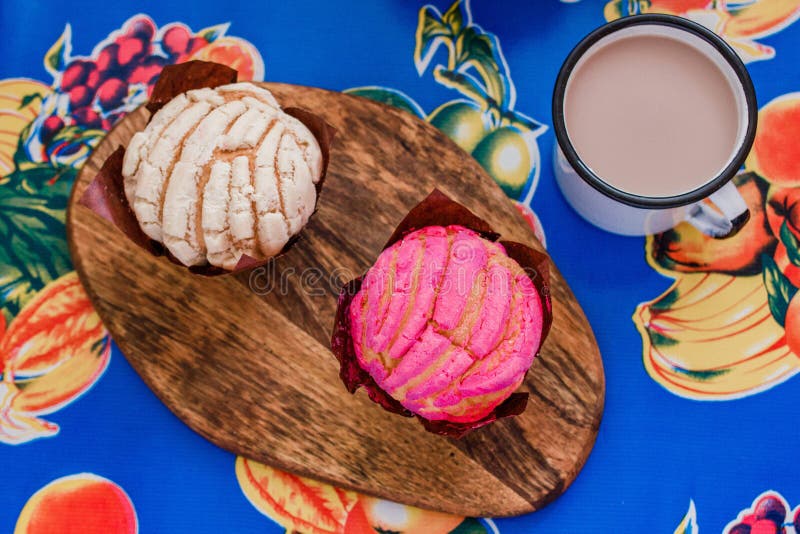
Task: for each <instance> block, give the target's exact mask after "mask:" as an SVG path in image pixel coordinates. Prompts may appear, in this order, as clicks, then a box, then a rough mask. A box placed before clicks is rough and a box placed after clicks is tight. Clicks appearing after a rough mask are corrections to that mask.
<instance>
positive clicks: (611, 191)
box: [553, 14, 758, 209]
mask: <svg viewBox="0 0 800 534" xmlns="http://www.w3.org/2000/svg"><path fill="white" fill-rule="evenodd" d="M639 25H661V26H671V27H673V28H677V29H679V30H682V31H685V32H688V33H691V34H694V35H696V36H697V37H700V38H702V39H703V40H705V41H706V42H708V43H709V44H710V45H712V46H713V47H714V48H715V49H716V50H717V51H718V52H719V53H720V54H721V55H722V57H723V58H724V59H725V61H727V63H728V64H729V65H730V66H731V68H733V71H734V72H735V73H736V76H737V77H738V79H739V82H740V83H741V85H742V88H743V90H744V95H745V100H746V105H747V121H748V123H747V130H746V131H745V135H744V139H743V140H742V144H741V145H740V146H739V149H738V150H737V152H736V155H735V156H734V157H733V159H732V160H731V161H730V163H729V164H728V166H726V167H725V168H724V169H723V170H722V171H721V172H720V173H719V174H718V175H717V176H716V177H714V178H713V179H712V180H710V181H708V182H706V183H705V184H703V185H702V186H700V187H698V188H697V189H694V190H692V191H688V192H686V193H683V194H680V195H674V196H670V197H646V196H641V195H637V194H634V193H628V192H626V191H622V190H620V189H617V188H616V187H613V186H612V185H610V184H608V183H606V182H605V181H603V179H602V178H600V177H599V176H597V175H596V174H595V173H593V172H592V171H591V169H589V167H588V166H586V164H584V163H583V161H581V158H580V157H578V153H577V152H576V151H575V147H573V146H572V142H571V141H570V140H569V136H568V135H567V127H566V123H565V121H564V95H565V92H566V89H567V82H568V81H569V78H570V76H571V74H572V71H573V69H574V68H575V66H576V65H577V63H578V61H580V59H581V57H583V55H584V54H585V53H586V52H587V51H589V50H590V49H591V48H592V47H593V46H594V44H595V43H597V42H598V41H599V40H600V39H602V38H604V37H606V36H608V35H610V34H612V33H614V32H617V31H619V30H622V29H625V28H630V27H631V26H639ZM757 122H758V105H757V103H756V92H755V89H754V88H753V81H752V80H751V79H750V75H749V74H748V72H747V68H746V67H745V66H744V63H743V62H742V60H741V59H740V58H739V56H738V55H737V54H736V52H735V51H734V50H733V49H732V48H731V47H730V45H728V43H726V42H725V41H724V40H723V39H722V38H721V37H719V36H718V35H717V34H715V33H714V32H712V31H711V30H709V29H707V28H705V27H704V26H701V25H699V24H697V23H695V22H692V21H690V20H687V19H684V18H682V17H677V16H674V15H660V14H659V15H655V14H652V15H651V14H645V15H631V16H628V17H624V18H621V19H619V20H615V21H613V22H609V23H608V24H605V25H603V26H600V27H599V28H597V29H596V30H594V31H592V32H591V33H590V34H588V35H587V36H586V37H584V38H583V39H582V40H581V41H580V42H579V43H578V44H577V45H576V46H575V48H573V49H572V51H571V52H570V53H569V55H568V56H567V59H566V60H565V61H564V64H563V65H562V66H561V70H560V71H559V73H558V77H557V78H556V85H555V89H554V90H553V127H554V130H555V134H556V140H557V141H558V144H559V146H560V147H561V150H562V151H563V153H564V156H565V157H566V158H567V161H568V162H569V164H570V165H571V166H572V168H573V169H575V171H576V172H577V173H578V175H579V176H580V177H581V178H583V180H584V181H585V182H586V183H588V184H589V185H591V186H592V187H594V188H595V189H597V190H598V191H600V192H601V193H603V194H605V195H606V196H608V197H611V198H613V199H615V200H618V201H619V202H622V203H624V204H627V205H629V206H634V207H637V208H645V209H654V208H655V209H666V208H675V207H679V206H685V205H687V204H693V203H695V202H698V201H700V200H703V199H704V198H706V197H708V196H709V195H710V194H712V193H713V192H715V191H716V190H718V189H719V188H721V187H722V186H724V185H725V184H726V183H728V182H729V181H730V180H731V179H732V178H733V177H734V176H735V175H736V173H737V172H739V169H740V168H741V166H742V164H743V163H744V160H745V159H746V158H747V154H748V153H749V152H750V148H751V147H752V145H753V140H754V138H755V134H756V125H757Z"/></svg>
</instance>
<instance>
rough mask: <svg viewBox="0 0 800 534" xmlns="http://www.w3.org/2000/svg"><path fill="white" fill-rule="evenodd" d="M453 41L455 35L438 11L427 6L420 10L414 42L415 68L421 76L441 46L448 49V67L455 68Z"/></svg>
mask: <svg viewBox="0 0 800 534" xmlns="http://www.w3.org/2000/svg"><path fill="white" fill-rule="evenodd" d="M453 39H454V35H453V33H452V32H451V31H450V28H449V27H448V26H447V25H446V24H445V23H444V21H443V20H442V15H441V13H439V10H438V9H436V8H435V7H433V6H425V7H423V8H422V9H420V10H419V20H418V22H417V32H416V35H415V41H414V66H416V68H417V73H418V74H419V75H420V76H422V73H423V72H425V70H426V69H427V68H428V65H429V64H430V62H431V59H433V55H434V54H435V53H436V50H438V48H439V46H441V45H445V46H446V47H447V48H448V66H449V67H450V68H454V67H455V57H454V51H453Z"/></svg>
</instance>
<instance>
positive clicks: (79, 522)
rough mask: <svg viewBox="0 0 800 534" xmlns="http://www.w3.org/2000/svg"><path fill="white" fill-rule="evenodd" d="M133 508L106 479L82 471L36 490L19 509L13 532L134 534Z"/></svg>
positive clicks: (135, 524)
mask: <svg viewBox="0 0 800 534" xmlns="http://www.w3.org/2000/svg"><path fill="white" fill-rule="evenodd" d="M138 531H139V527H138V519H137V517H136V510H135V509H134V508H133V503H131V500H130V498H129V497H128V495H127V494H126V493H125V491H124V490H123V489H122V488H120V487H119V486H118V485H116V484H115V483H113V482H111V481H110V480H108V479H105V478H103V477H99V476H97V475H93V474H91V473H81V474H78V475H71V476H66V477H63V478H59V479H57V480H54V481H52V482H50V483H49V484H47V485H46V486H45V487H43V488H42V489H40V490H39V491H37V492H36V493H35V494H33V496H31V498H30V499H28V502H27V503H25V506H24V507H23V508H22V512H20V515H19V518H18V519H17V525H16V528H15V529H14V534H52V533H54V532H58V533H59V534H136V533H137V532H138Z"/></svg>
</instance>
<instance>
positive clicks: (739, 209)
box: [684, 182, 750, 239]
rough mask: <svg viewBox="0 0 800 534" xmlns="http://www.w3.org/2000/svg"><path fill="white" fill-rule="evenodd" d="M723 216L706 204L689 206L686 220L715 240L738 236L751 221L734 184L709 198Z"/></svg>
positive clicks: (700, 203) (729, 183)
mask: <svg viewBox="0 0 800 534" xmlns="http://www.w3.org/2000/svg"><path fill="white" fill-rule="evenodd" d="M709 199H711V202H713V203H714V204H716V206H717V207H718V208H719V209H720V211H722V215H720V214H719V212H717V211H715V210H714V209H712V208H711V206H709V205H708V204H706V203H704V202H702V201H701V202H696V203H695V204H692V205H691V206H689V209H688V210H687V212H686V216H685V217H684V220H685V221H686V222H688V223H689V224H691V225H692V226H694V227H695V228H697V229H698V230H700V231H701V232H703V233H704V234H706V235H708V236H710V237H713V238H715V239H726V238H728V237H733V236H734V235H736V234H737V233H738V232H739V230H741V229H742V227H743V226H744V225H745V224H747V221H749V220H750V210H749V209H748V207H747V204H746V203H745V201H744V199H743V198H742V195H741V194H739V191H738V190H737V189H736V186H735V185H733V183H732V182H728V183H727V184H725V185H724V186H722V188H720V189H718V190H717V191H715V192H714V193H712V194H711V196H710V197H709Z"/></svg>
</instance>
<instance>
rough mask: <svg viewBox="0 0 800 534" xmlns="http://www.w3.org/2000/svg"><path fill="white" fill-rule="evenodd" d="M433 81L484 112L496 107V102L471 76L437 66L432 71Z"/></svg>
mask: <svg viewBox="0 0 800 534" xmlns="http://www.w3.org/2000/svg"><path fill="white" fill-rule="evenodd" d="M433 77H434V79H435V80H436V81H437V82H439V83H440V84H442V85H444V86H445V87H449V88H450V89H455V90H456V91H458V92H459V93H461V94H462V95H464V96H466V97H467V98H469V99H471V100H473V101H475V102H476V103H477V104H478V105H480V106H481V109H483V110H485V109H487V108H488V107H489V106H491V105H496V104H497V102H495V101H494V100H492V99H491V98H490V97H489V96H488V95H487V94H486V90H485V89H484V88H483V87H481V85H480V84H479V83H478V82H476V81H475V79H474V78H473V77H472V76H469V75H466V74H463V73H461V72H455V71H451V70H447V69H445V68H444V67H442V66H441V65H438V66H437V67H436V68H435V69H434V70H433Z"/></svg>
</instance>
